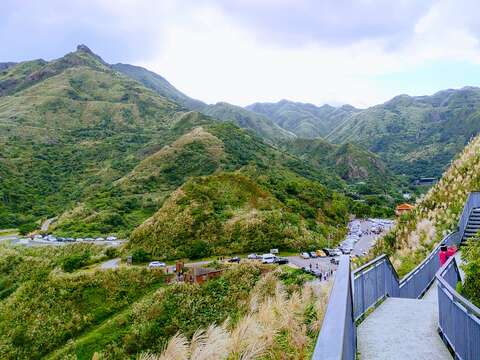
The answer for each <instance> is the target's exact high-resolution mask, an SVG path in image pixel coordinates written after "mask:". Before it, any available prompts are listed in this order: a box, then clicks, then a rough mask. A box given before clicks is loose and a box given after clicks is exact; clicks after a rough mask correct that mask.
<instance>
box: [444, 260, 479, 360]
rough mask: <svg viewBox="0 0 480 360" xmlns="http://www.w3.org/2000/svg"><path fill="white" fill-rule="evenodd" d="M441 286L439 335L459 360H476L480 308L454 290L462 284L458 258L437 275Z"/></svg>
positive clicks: (449, 262) (445, 265)
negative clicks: (458, 284)
mask: <svg viewBox="0 0 480 360" xmlns="http://www.w3.org/2000/svg"><path fill="white" fill-rule="evenodd" d="M435 278H436V279H437V283H438V332H439V334H440V335H441V337H442V339H443V341H444V342H445V343H446V344H447V345H448V346H449V347H450V348H451V349H452V351H453V353H454V354H455V359H462V360H474V359H478V355H479V354H480V309H479V308H478V307H477V306H475V305H474V304H472V303H471V302H470V301H468V300H467V299H465V298H464V297H463V296H462V295H460V294H459V293H458V292H457V291H456V290H455V288H454V286H456V284H457V282H458V281H460V272H459V270H458V265H457V262H456V259H455V257H451V258H450V259H448V261H447V262H446V263H445V264H444V265H443V266H442V268H441V269H440V270H439V271H438V272H437V274H436V275H435Z"/></svg>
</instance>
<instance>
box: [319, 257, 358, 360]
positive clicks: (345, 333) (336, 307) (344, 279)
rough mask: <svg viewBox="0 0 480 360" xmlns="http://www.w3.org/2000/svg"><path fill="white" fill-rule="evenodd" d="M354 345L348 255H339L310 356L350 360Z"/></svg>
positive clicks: (353, 356)
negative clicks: (328, 296) (338, 261)
mask: <svg viewBox="0 0 480 360" xmlns="http://www.w3.org/2000/svg"><path fill="white" fill-rule="evenodd" d="M356 349H357V344H356V328H355V322H354V319H353V302H352V286H351V282H350V257H349V256H346V255H342V256H341V257H340V264H339V266H338V269H337V271H336V273H335V280H334V283H333V287H332V291H331V293H330V299H329V300H328V306H327V311H326V313H325V316H324V318H323V324H322V329H321V330H320V335H319V336H318V339H317V343H316V345H315V350H314V353H313V356H312V359H315V360H318V359H322V360H340V359H341V360H352V359H355V352H356Z"/></svg>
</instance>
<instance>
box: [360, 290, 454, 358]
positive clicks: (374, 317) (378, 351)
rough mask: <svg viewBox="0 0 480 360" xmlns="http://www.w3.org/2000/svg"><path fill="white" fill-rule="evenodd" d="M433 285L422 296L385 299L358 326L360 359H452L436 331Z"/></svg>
mask: <svg viewBox="0 0 480 360" xmlns="http://www.w3.org/2000/svg"><path fill="white" fill-rule="evenodd" d="M437 325H438V301H437V287H436V285H435V284H434V285H433V286H432V287H431V288H430V290H429V291H428V292H427V294H426V295H425V296H424V298H423V299H420V300H417V299H404V298H387V299H386V300H385V301H384V302H383V303H382V304H381V305H380V306H379V307H378V308H377V309H376V310H375V311H374V312H373V313H372V314H370V315H369V316H368V317H367V318H366V319H365V320H364V321H363V322H362V323H361V324H360V326H359V327H358V329H357V335H358V338H357V340H358V352H359V353H360V359H361V360H381V359H382V360H383V359H385V360H396V359H398V360H404V359H416V360H422V359H425V360H431V359H436V360H444V359H445V360H451V359H452V357H451V355H450V353H449V352H448V350H447V348H446V346H445V345H444V343H443V342H442V340H441V338H440V336H439V335H438V333H437Z"/></svg>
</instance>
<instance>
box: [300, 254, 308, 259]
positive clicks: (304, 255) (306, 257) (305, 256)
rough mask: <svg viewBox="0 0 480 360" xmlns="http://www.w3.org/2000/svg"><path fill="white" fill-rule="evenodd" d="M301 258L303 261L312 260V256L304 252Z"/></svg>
mask: <svg viewBox="0 0 480 360" xmlns="http://www.w3.org/2000/svg"><path fill="white" fill-rule="evenodd" d="M300 257H301V258H302V259H310V254H309V253H307V252H303V253H301V254H300Z"/></svg>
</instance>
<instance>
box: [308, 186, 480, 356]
mask: <svg viewBox="0 0 480 360" xmlns="http://www.w3.org/2000/svg"><path fill="white" fill-rule="evenodd" d="M476 207H480V192H472V193H471V194H470V195H469V196H468V199H467V201H466V203H465V206H464V208H463V212H462V214H461V216H460V220H459V226H458V231H455V232H453V233H451V234H449V235H447V236H446V237H445V238H444V239H443V240H442V241H441V242H440V244H438V245H437V246H436V247H435V248H434V249H433V251H432V252H431V253H430V254H429V255H428V256H427V258H426V259H425V260H423V261H422V263H420V264H419V265H418V266H417V267H416V268H415V269H413V270H412V271H411V272H410V273H408V274H407V275H406V276H405V277H404V278H403V279H402V280H401V281H400V280H399V278H398V274H397V272H396V271H395V269H394V267H393V266H392V264H391V262H390V260H389V259H388V257H387V256H386V255H381V256H379V257H378V258H376V259H374V260H372V261H370V262H369V263H367V264H365V265H363V266H362V267H360V268H358V269H356V270H355V271H353V272H352V273H351V275H350V276H348V275H345V272H346V269H349V268H350V259H349V258H348V257H347V258H345V257H343V258H342V261H341V263H340V267H339V270H337V275H336V277H335V283H334V286H333V288H332V292H331V294H330V299H329V302H328V307H327V312H326V314H325V317H324V320H323V325H322V329H321V331H320V335H319V337H318V339H317V344H316V346H315V351H314V354H313V357H312V359H349V360H353V359H355V351H356V328H355V321H357V320H358V319H360V318H361V317H362V316H364V315H366V313H367V312H368V310H369V309H371V308H373V307H374V306H375V305H376V304H377V303H378V302H379V301H381V300H382V299H384V298H385V297H387V296H392V297H403V298H420V297H422V296H423V294H424V293H425V292H426V291H427V289H428V288H429V287H430V285H431V284H432V282H433V281H434V280H435V277H436V274H437V279H438V273H437V270H438V269H439V267H440V260H439V256H438V252H439V251H440V246H441V245H443V244H445V245H458V244H459V243H460V241H461V239H462V237H463V233H464V231H465V227H466V225H467V222H468V218H469V216H470V213H471V211H472V209H473V208H476ZM450 263H451V262H450ZM455 266H456V265H455ZM455 268H456V267H455ZM457 271H458V269H457ZM339 272H341V274H339ZM444 276H445V278H446V279H450V277H451V276H452V275H451V274H450V273H449V272H447V273H445V274H444ZM352 279H353V280H352ZM449 281H454V280H451V279H450V280H449ZM337 282H342V283H343V285H342V284H337ZM444 282H445V285H444V284H443V283H442V284H441V285H440V286H439V292H440V291H443V293H442V300H441V301H443V302H442V306H443V307H441V308H440V309H439V311H440V313H441V315H440V318H442V317H443V318H444V319H445V321H446V322H445V324H444V327H442V328H441V329H440V330H441V331H442V333H443V334H444V336H445V338H446V339H447V340H446V341H447V342H448V343H449V344H450V346H452V347H453V345H455V346H456V348H457V349H459V348H461V349H464V346H467V345H464V343H462V345H458V344H456V343H455V341H454V340H448V339H450V338H452V339H457V338H459V337H460V336H459V335H452V334H451V333H450V331H453V333H459V332H461V333H462V334H465V333H466V332H470V331H471V328H470V327H472V326H478V324H479V323H478V319H477V318H476V317H475V316H473V315H472V314H474V313H472V312H468V311H466V310H465V309H466V308H465V306H466V304H470V303H468V301H467V300H465V299H463V298H462V297H461V296H460V295H459V294H458V293H456V292H455V290H454V289H453V286H454V285H453V286H452V285H449V283H448V282H447V280H445V281H444ZM352 283H353V284H352ZM350 286H351V287H353V289H352V288H350V289H347V287H350ZM448 287H449V288H448ZM446 290H448V292H447V291H446ZM453 292H455V296H454V295H452V294H453ZM447 293H448V294H449V295H448V294H447ZM445 296H447V298H448V299H449V300H450V302H454V303H453V304H454V305H455V306H457V307H458V308H459V309H461V307H462V306H463V309H464V310H465V311H464V313H465V314H468V315H469V316H470V318H469V319H470V320H468V321H467V319H466V318H464V319H463V320H458V321H463V322H461V323H458V324H453V323H452V321H453V320H451V319H452V318H457V319H458V318H459V315H451V314H445V311H449V309H448V306H447V303H448V300H447V298H445ZM440 297H441V296H440V294H439V302H440ZM352 303H353V311H351V310H350V309H351V308H350V305H349V304H352ZM454 305H452V304H450V307H453V306H454ZM470 305H471V304H470ZM470 305H469V306H470ZM472 306H473V305H472ZM469 309H470V310H471V308H470V307H469ZM462 311H463V310H462ZM476 311H478V309H477V310H476ZM350 313H352V315H350ZM475 315H478V314H475ZM350 316H352V318H351V319H350ZM472 324H473V325H472ZM455 326H457V328H455ZM443 329H445V330H443ZM452 329H454V330H452ZM455 329H456V330H455ZM474 331H480V330H479V329H477V328H475V330H474ZM449 334H450V335H449ZM449 336H450V337H449ZM452 336H453V337H452ZM470 336H471V337H472V340H471V341H473V342H474V343H475V344H474V345H472V344H470V345H468V346H469V351H473V352H472V353H475V354H477V355H478V354H480V334H479V333H478V332H475V333H474V334H471V335H470ZM338 337H340V339H338ZM464 338H466V336H465V335H464V336H463V339H464ZM458 341H459V342H461V340H458ZM331 344H334V346H330V345H331ZM452 344H453V345H452ZM352 347H353V348H352ZM352 349H353V350H352ZM458 354H461V352H460V351H459V352H458ZM458 358H459V359H465V360H468V359H473V357H461V356H460V355H458Z"/></svg>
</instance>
